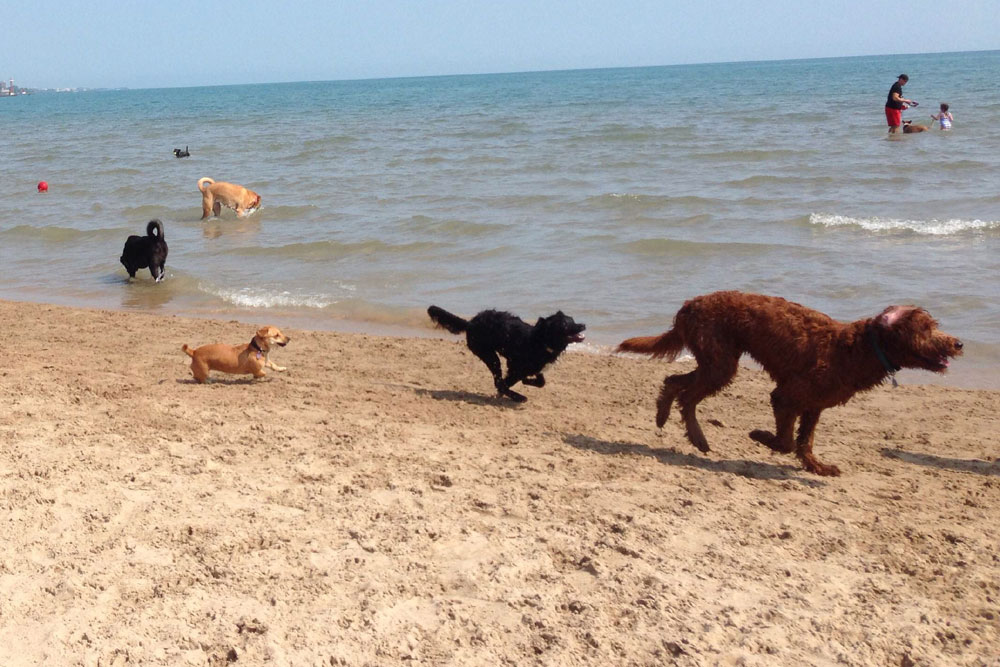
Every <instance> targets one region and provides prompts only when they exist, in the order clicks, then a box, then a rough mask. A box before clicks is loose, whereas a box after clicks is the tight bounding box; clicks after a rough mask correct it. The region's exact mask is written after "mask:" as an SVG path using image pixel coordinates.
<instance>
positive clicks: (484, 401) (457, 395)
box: [408, 387, 521, 409]
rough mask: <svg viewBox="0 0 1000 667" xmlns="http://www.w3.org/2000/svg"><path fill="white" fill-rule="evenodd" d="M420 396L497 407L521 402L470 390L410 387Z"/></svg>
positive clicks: (509, 406)
mask: <svg viewBox="0 0 1000 667" xmlns="http://www.w3.org/2000/svg"><path fill="white" fill-rule="evenodd" d="M408 388H409V389H412V390H413V391H414V392H416V394H417V395H418V396H429V397H430V398H433V399H434V400H436V401H456V402H459V403H470V404H472V405H492V406H494V407H497V408H507V409H517V408H518V407H520V406H521V404H520V403H515V402H514V401H512V400H510V399H509V398H504V397H503V396H497V395H495V394H493V395H487V394H474V393H472V392H470V391H452V390H450V389H423V388H421V387H408Z"/></svg>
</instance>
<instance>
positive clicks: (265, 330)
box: [257, 326, 271, 340]
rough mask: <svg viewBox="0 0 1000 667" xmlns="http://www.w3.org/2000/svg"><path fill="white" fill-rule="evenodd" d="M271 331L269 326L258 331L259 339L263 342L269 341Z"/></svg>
mask: <svg viewBox="0 0 1000 667" xmlns="http://www.w3.org/2000/svg"><path fill="white" fill-rule="evenodd" d="M270 329H271V327H269V326H268V327H261V328H260V329H257V338H260V339H261V340H267V334H268V333H270Z"/></svg>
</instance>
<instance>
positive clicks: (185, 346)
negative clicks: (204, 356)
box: [181, 343, 194, 359]
mask: <svg viewBox="0 0 1000 667" xmlns="http://www.w3.org/2000/svg"><path fill="white" fill-rule="evenodd" d="M181 351H182V352H184V353H185V354H186V355H187V356H189V357H191V358H192V359H194V350H192V349H191V348H190V347H188V344H187V343H184V344H183V345H181Z"/></svg>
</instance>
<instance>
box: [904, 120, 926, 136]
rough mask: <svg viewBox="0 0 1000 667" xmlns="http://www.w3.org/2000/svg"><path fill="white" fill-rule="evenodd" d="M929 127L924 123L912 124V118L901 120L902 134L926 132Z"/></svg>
mask: <svg viewBox="0 0 1000 667" xmlns="http://www.w3.org/2000/svg"><path fill="white" fill-rule="evenodd" d="M930 129H931V128H929V127H927V126H926V125H914V124H913V121H912V120H904V121H903V134H916V133H917V132H928V131H930Z"/></svg>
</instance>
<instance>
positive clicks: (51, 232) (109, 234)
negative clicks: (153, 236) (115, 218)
mask: <svg viewBox="0 0 1000 667" xmlns="http://www.w3.org/2000/svg"><path fill="white" fill-rule="evenodd" d="M135 233H136V234H138V233H139V232H135ZM143 233H145V232H143ZM122 234H123V232H122V230H121V229H110V228H106V227H105V228H102V229H74V228H72V227H32V226H31V225H17V226H16V227H10V228H8V229H3V230H0V238H16V239H37V240H40V241H43V242H45V243H69V242H72V241H80V240H85V239H109V238H116V239H121V240H122V241H123V242H124V239H125V237H124V236H122Z"/></svg>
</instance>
